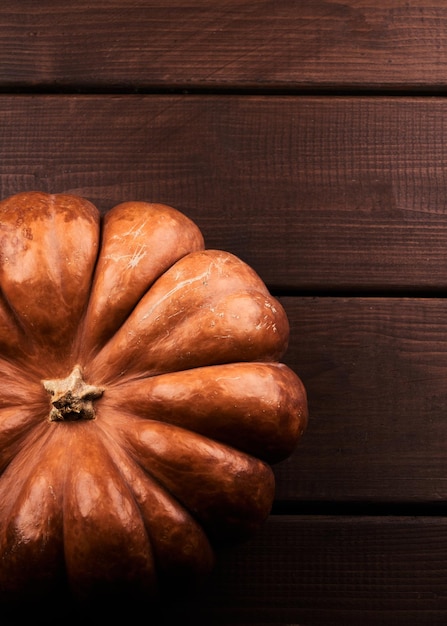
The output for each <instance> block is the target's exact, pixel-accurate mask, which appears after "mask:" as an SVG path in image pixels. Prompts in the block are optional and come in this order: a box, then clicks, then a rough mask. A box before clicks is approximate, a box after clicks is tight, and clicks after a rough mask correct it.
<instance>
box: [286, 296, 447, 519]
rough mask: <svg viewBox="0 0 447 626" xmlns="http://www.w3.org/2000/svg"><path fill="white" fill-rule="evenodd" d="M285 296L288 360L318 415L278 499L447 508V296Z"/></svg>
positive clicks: (290, 462) (291, 463)
mask: <svg viewBox="0 0 447 626" xmlns="http://www.w3.org/2000/svg"><path fill="white" fill-rule="evenodd" d="M282 302H283V304H284V306H285V307H286V310H287V312H288V315H289V319H290V323H291V340H290V347H289V351H288V353H287V354H286V357H285V360H286V362H287V363H288V364H289V365H290V366H291V367H292V369H294V370H295V371H296V372H297V373H298V374H299V376H300V377H301V379H302V380H303V382H304V384H305V386H306V389H307V392H308V399H309V412H310V421H309V426H308V429H307V432H306V433H305V435H304V436H303V438H302V440H301V443H300V444H299V446H298V447H297V449H296V451H295V452H294V454H293V455H292V456H291V457H290V458H289V459H288V460H286V461H284V462H282V463H280V464H279V465H277V466H275V471H276V474H277V498H278V500H279V501H288V502H294V501H295V502H296V506H295V510H297V511H298V510H301V507H302V506H303V504H302V503H303V501H306V502H307V503H308V504H306V506H309V503H312V502H314V503H315V502H331V501H339V502H346V503H354V502H357V503H360V502H361V503H363V504H368V503H376V504H378V503H385V504H386V503H388V504H389V505H392V504H393V503H394V504H397V503H400V504H401V505H405V504H406V503H412V504H416V503H419V505H422V504H426V505H430V506H433V508H435V509H436V507H441V508H442V507H444V509H445V506H446V505H445V503H446V502H447V456H446V446H445V442H446V440H447V420H446V406H447V386H446V382H445V381H446V379H447V300H445V299H434V298H433V299H430V298H429V299H424V298H421V299H406V298H403V299H400V298H396V299H394V298H302V299H299V298H286V299H283V300H282ZM300 503H301V504H300ZM444 509H443V510H444Z"/></svg>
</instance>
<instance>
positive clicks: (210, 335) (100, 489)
mask: <svg viewBox="0 0 447 626" xmlns="http://www.w3.org/2000/svg"><path fill="white" fill-rule="evenodd" d="M0 260H1V263H0V287H1V294H0V382H1V387H0V389H1V390H0V503H1V509H0V590H1V596H2V598H3V599H11V598H14V597H20V598H23V597H28V595H29V596H30V597H45V594H53V595H54V594H55V590H58V589H61V590H64V589H68V590H69V593H70V594H72V595H73V596H74V597H76V598H78V599H80V600H81V601H82V600H85V599H87V600H88V599H89V598H91V597H92V596H95V597H96V596H97V595H98V594H101V593H103V592H104V593H108V592H109V591H110V590H113V591H114V592H116V593H127V592H129V590H131V591H132V594H133V593H135V594H141V595H142V596H144V597H150V596H153V595H156V594H158V593H159V592H160V590H161V589H163V586H165V585H169V584H171V581H173V580H180V581H182V580H185V581H186V580H195V579H200V578H201V577H202V576H204V575H206V574H207V573H208V572H209V571H210V570H211V568H212V567H213V561H214V547H215V545H216V544H218V542H219V541H221V540H222V539H228V538H231V539H232V538H235V537H245V536H247V535H248V534H250V533H251V532H253V531H254V530H255V529H256V528H258V527H259V525H260V524H262V522H263V521H264V520H265V518H266V517H267V516H268V514H269V512H270V508H271V505H272V501H273V497H274V479H273V473H272V470H271V467H270V464H271V463H273V462H277V461H279V460H281V459H284V458H285V457H287V456H288V455H289V454H290V453H291V452H292V451H293V450H294V448H295V446H296V443H297V441H298V438H299V437H300V435H301V434H302V432H303V430H304V428H305V425H306V421H307V405H306V394H305V390H304V388H303V385H302V383H301V381H300V380H299V378H298V377H297V376H296V375H295V374H294V373H293V372H292V371H291V370H290V369H289V368H288V367H287V366H285V365H284V364H282V363H280V359H281V357H282V355H283V354H284V351H285V350H286V347H287V343H288V337H289V326H288V321H287V317H286V314H285V312H284V310H283V308H282V306H281V305H280V303H279V302H278V301H277V300H276V299H275V298H273V297H272V296H271V295H270V294H269V292H268V290H267V288H266V286H265V285H264V283H263V282H262V281H261V279H260V278H259V276H258V275H257V274H256V273H255V272H254V271H253V270H252V269H251V268H250V267H248V266H247V265H246V264H245V263H243V262H242V261H241V260H240V259H238V258H236V257H235V256H233V255H232V254H229V253H227V252H222V251H218V250H206V249H204V242H203V238H202V235H201V233H200V231H199V229H198V228H197V226H196V225H195V224H194V223H193V222H192V221H191V220H189V219H188V218H187V217H186V216H184V215H183V214H181V213H180V212H178V211H177V210H175V209H173V208H171V207H168V206H165V205H160V204H149V203H145V202H125V203H123V204H120V205H118V206H116V207H115V208H113V209H112V210H110V211H109V212H108V213H107V214H106V216H105V218H104V220H103V222H101V219H100V215H99V212H98V210H97V209H96V208H95V207H94V206H93V205H92V204H91V203H90V202H88V201H87V200H85V199H82V198H79V197H77V196H72V195H64V194H58V195H50V194H45V193H41V192H26V193H20V194H17V195H14V196H12V197H10V198H8V199H6V200H3V201H2V202H0Z"/></svg>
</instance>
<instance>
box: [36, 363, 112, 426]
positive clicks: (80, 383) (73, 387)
mask: <svg viewBox="0 0 447 626" xmlns="http://www.w3.org/2000/svg"><path fill="white" fill-rule="evenodd" d="M42 384H43V386H44V388H45V390H46V391H48V393H49V394H50V396H51V404H52V408H51V411H50V415H49V420H50V422H60V421H73V420H80V419H85V420H92V419H95V410H94V407H93V400H96V399H97V398H100V397H101V396H102V394H103V393H104V389H103V388H102V387H95V386H94V385H88V384H87V383H86V382H85V381H84V379H83V377H82V370H81V367H80V366H79V365H76V366H75V367H74V368H73V371H72V372H71V374H70V375H69V376H67V378H55V379H54V380H43V381H42Z"/></svg>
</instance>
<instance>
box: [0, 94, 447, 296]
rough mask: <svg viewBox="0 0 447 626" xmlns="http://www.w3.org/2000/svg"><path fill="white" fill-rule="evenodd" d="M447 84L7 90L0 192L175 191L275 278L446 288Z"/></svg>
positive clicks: (174, 196) (302, 285)
mask: <svg viewBox="0 0 447 626" xmlns="http://www.w3.org/2000/svg"><path fill="white" fill-rule="evenodd" d="M446 114H447V102H446V101H445V100H444V99H442V98H433V99H424V98H415V99H413V98H324V97H320V98H313V97H280V96H278V97H273V96H272V97H256V96H253V97H240V96H155V95H153V96H3V97H2V98H1V99H0V132H1V138H2V141H1V144H0V158H1V163H2V167H1V171H0V196H1V197H3V198H4V197H6V196H8V195H11V194H13V193H16V192H18V191H25V190H31V189H39V190H43V191H50V192H61V191H66V192H72V193H77V194H79V195H82V196H84V197H86V198H88V199H89V200H91V201H93V202H94V203H95V204H97V206H98V207H99V208H100V209H101V210H102V211H103V212H104V211H106V210H108V209H110V208H111V207H112V206H113V205H114V204H116V203H118V202H121V201H124V200H131V199H137V200H151V201H156V202H164V203H166V204H171V205H172V206H174V207H175V208H177V209H179V210H180V211H183V212H184V213H186V214H187V215H188V216H189V217H191V218H192V219H193V220H195V221H196V222H197V224H198V225H199V227H200V228H201V230H202V231H203V234H204V236H205V240H206V244H207V246H208V247H217V248H223V249H225V250H228V251H230V252H233V253H235V254H237V255H238V256H240V257H241V258H242V259H244V260H245V261H247V262H248V263H249V264H250V265H252V266H253V267H254V268H255V269H256V270H257V271H258V272H259V273H260V274H261V276H262V277H263V279H264V280H265V281H266V282H267V283H268V284H269V286H271V287H273V288H275V290H279V291H281V290H285V289H293V290H308V291H312V292H321V290H338V291H340V290H380V291H383V292H385V291H387V292H392V291H399V290H400V291H402V290H413V291H415V290H418V289H419V290H430V289H433V290H438V292H439V291H440V290H443V289H445V287H446V286H447V275H446V271H445V268H446V267H447V245H446V242H447V209H446V198H447V175H446V168H445V166H444V164H445V162H446V159H447V147H446V146H447V126H446V124H445V120H446V119H447V118H446Z"/></svg>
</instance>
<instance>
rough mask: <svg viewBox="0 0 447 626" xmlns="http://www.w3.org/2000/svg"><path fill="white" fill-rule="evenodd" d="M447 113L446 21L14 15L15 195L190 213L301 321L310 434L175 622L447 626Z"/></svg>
mask: <svg viewBox="0 0 447 626" xmlns="http://www.w3.org/2000/svg"><path fill="white" fill-rule="evenodd" d="M72 5H73V6H72ZM446 94H447V3H446V2H445V1H444V0H411V1H398V0H382V1H381V2H373V1H372V0H343V1H342V0H254V1H253V0H252V1H249V0H215V1H212V2H210V1H209V0H164V1H163V2H151V1H149V0H103V1H96V2H92V1H87V0H80V1H77V2H76V3H64V2H62V1H59V0H58V1H56V0H40V1H39V2H35V1H34V0H12V1H11V0H10V1H9V2H6V3H3V4H2V5H1V6H0V163H1V166H0V196H1V197H6V196H8V195H11V194H13V193H16V192H19V191H24V190H31V189H40V190H43V191H50V192H55V193H57V192H62V191H65V192H70V193H76V194H79V195H82V196H84V197H86V198H88V199H90V200H91V201H93V202H94V203H95V204H96V205H97V206H98V207H99V208H100V209H101V211H102V212H106V211H107V210H108V209H110V208H111V207H112V206H113V205H115V204H117V203H118V202H121V201H124V200H131V199H139V200H149V201H150V200H153V201H157V202H164V203H167V204H171V205H172V206H174V207H176V208H178V209H179V210H181V211H183V212H185V213H186V214H187V215H189V216H190V217H191V218H192V219H193V220H194V221H196V222H197V224H198V225H199V227H200V228H201V230H202V232H203V233H204V236H205V239H206V243H207V246H208V247H217V248H222V249H225V250H228V251H230V252H233V253H235V254H237V255H238V256H240V257H241V258H243V259H244V260H245V261H247V262H248V263H249V264H250V265H252V267H254V268H255V269H256V270H257V271H258V273H259V274H260V275H261V276H262V277H263V279H264V280H265V282H266V283H267V285H268V286H269V288H270V289H271V291H272V292H273V293H274V294H275V295H276V296H277V297H279V298H280V299H281V301H282V303H283V304H284V306H285V307H286V310H287V313H288V315H289V319H290V323H291V331H292V332H291V342H290V348H289V351H288V353H287V355H286V359H285V360H286V362H287V363H288V364H289V365H290V366H291V367H292V368H293V369H294V370H295V371H296V372H297V373H298V374H299V376H300V377H301V378H302V380H303V382H304V384H305V386H306V388H307V391H308V395H309V409H310V423H309V428H308V431H307V433H306V435H305V436H304V438H303V439H302V442H301V444H300V445H299V446H298V448H297V450H296V452H295V453H294V454H293V456H292V457H290V458H289V459H288V460H287V461H285V462H283V463H280V464H278V465H277V466H275V474H276V478H277V492H276V493H277V495H276V501H275V504H274V508H273V511H272V515H271V516H270V518H269V520H268V521H267V523H266V524H265V527H264V528H263V529H262V530H261V531H260V533H259V534H257V535H256V536H255V537H254V538H253V539H251V540H249V541H248V542H246V543H244V544H243V545H238V546H235V547H233V548H232V549H230V550H227V551H225V553H223V554H222V555H220V561H219V564H218V566H217V568H216V571H215V573H214V574H213V576H212V578H211V580H210V581H209V584H208V585H207V586H206V589H205V590H204V591H203V592H202V593H200V594H199V596H198V597H190V598H188V599H185V600H182V601H179V602H175V601H174V599H173V601H172V602H170V603H169V605H168V606H166V609H165V611H163V613H162V616H161V618H160V619H161V623H165V624H171V623H172V624H179V623H188V624H206V625H211V624H227V625H229V624H237V625H242V624H250V625H253V624H257V625H261V624H265V625H267V624H300V625H302V626H304V625H309V626H314V625H319V624H325V625H326V624H327V625H329V624H330V625H333V624H337V625H342V626H344V625H345V624H346V625H349V624H355V625H356V624H362V626H367V625H374V626H375V625H382V624H392V625H395V624H398V625H400V624H402V625H405V626H412V625H413V624H415V625H419V624H427V625H431V624H441V625H445V624H446V623H447V505H446V504H447V384H446V383H447V301H446V300H445V299H444V296H445V294H446V290H447V168H446V160H447V100H446V99H445V96H446ZM150 610H151V609H150V607H149V608H148V612H149V614H150Z"/></svg>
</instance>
